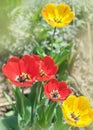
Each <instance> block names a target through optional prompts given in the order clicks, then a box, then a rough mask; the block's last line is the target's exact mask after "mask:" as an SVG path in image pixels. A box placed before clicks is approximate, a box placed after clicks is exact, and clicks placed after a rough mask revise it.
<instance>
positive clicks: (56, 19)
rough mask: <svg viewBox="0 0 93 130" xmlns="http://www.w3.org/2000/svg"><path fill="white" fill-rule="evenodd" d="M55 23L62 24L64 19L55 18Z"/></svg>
mask: <svg viewBox="0 0 93 130" xmlns="http://www.w3.org/2000/svg"><path fill="white" fill-rule="evenodd" d="M54 21H55V22H56V23H62V18H60V17H55V18H54Z"/></svg>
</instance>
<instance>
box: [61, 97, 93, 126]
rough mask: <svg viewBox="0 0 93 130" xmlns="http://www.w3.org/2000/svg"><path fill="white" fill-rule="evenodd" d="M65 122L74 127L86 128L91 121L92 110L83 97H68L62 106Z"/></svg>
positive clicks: (92, 116)
mask: <svg viewBox="0 0 93 130" xmlns="http://www.w3.org/2000/svg"><path fill="white" fill-rule="evenodd" d="M62 111H63V115H64V118H65V120H66V122H67V123H68V124H70V125H72V126H76V127H86V126H88V125H90V124H91V123H92V121H93V108H91V105H90V102H89V100H88V99H87V98H86V97H85V96H80V97H76V96H69V97H68V98H67V99H66V100H65V101H64V102H63V104H62Z"/></svg>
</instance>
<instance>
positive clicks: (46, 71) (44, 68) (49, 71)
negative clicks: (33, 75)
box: [37, 56, 58, 81]
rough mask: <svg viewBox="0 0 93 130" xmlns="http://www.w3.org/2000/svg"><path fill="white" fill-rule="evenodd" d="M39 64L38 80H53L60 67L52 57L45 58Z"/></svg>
mask: <svg viewBox="0 0 93 130" xmlns="http://www.w3.org/2000/svg"><path fill="white" fill-rule="evenodd" d="M38 62H39V74H38V77H37V80H39V81H46V80H50V79H52V78H53V77H54V76H55V74H56V73H57V70H58V66H57V65H56V64H55V63H54V60H53V59H52V58H51V57H50V56H45V57H44V58H42V59H40V61H38Z"/></svg>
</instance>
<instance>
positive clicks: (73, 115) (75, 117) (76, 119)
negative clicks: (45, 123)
mask: <svg viewBox="0 0 93 130" xmlns="http://www.w3.org/2000/svg"><path fill="white" fill-rule="evenodd" d="M70 117H71V118H72V119H73V120H74V122H75V123H76V122H77V121H78V120H80V118H79V115H76V114H74V112H73V113H71V114H70Z"/></svg>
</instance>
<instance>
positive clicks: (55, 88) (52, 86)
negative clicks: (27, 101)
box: [44, 79, 72, 102]
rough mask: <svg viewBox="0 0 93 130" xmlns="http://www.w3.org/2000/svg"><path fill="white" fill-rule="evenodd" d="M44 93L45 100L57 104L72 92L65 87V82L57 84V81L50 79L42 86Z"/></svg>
mask: <svg viewBox="0 0 93 130" xmlns="http://www.w3.org/2000/svg"><path fill="white" fill-rule="evenodd" d="M44 92H45V95H46V97H47V98H49V99H51V100H52V101H57V102H58V101H62V100H64V99H65V98H66V97H68V96H69V95H70V94H71V93H72V90H71V89H70V88H69V87H68V86H67V84H66V82H64V81H61V82H58V81H57V79H51V80H50V81H49V82H48V83H46V84H45V85H44Z"/></svg>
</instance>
